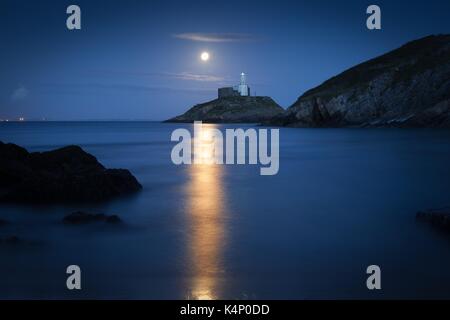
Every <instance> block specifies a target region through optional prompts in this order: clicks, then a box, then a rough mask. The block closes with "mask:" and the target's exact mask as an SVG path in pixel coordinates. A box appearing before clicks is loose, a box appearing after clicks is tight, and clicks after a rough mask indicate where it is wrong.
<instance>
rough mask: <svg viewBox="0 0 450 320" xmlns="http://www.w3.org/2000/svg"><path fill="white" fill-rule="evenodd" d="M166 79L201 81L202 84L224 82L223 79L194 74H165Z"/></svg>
mask: <svg viewBox="0 0 450 320" xmlns="http://www.w3.org/2000/svg"><path fill="white" fill-rule="evenodd" d="M164 75H166V76H167V77H172V78H175V79H179V80H188V81H202V82H220V81H224V80H225V78H224V77H219V76H213V75H207V74H195V73H189V72H181V73H165V74H164Z"/></svg>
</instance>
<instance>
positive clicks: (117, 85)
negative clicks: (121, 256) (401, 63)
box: [0, 0, 450, 120]
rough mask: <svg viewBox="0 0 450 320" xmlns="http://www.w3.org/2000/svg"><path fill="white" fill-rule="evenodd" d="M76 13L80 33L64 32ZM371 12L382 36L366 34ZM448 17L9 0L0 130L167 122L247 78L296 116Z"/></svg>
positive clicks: (443, 7)
mask: <svg viewBox="0 0 450 320" xmlns="http://www.w3.org/2000/svg"><path fill="white" fill-rule="evenodd" d="M70 4H78V5H79V6H80V7H81V10H82V30H79V31H69V30H67V28H66V18H67V15H66V13H65V11H66V8H67V6H68V5H70ZM370 4H378V5H379V6H380V7H381V9H382V28H383V29H382V30H381V31H369V30H367V28H366V17H367V15H366V13H365V11H366V8H367V6H368V5H370ZM449 12H450V1H448V0H445V1H444V0H442V1H431V0H428V1H393V0H390V1H370V2H369V1H356V0H354V1H320V0H319V1H317V0H315V1H313V0H311V1H299V0H297V1H282V0H277V1H261V0H259V1H251V0H244V1H233V0H228V1H212V0H209V1H186V0H184V1H169V0H165V1H116V0H114V1H113V0H110V1H93V0H89V1H64V0H59V1H56V0H54V1H31V0H30V1H19V0H15V1H9V0H7V1H5V0H1V1H0V43H1V47H0V119H2V118H3V119H5V118H17V117H20V116H23V117H25V118H28V119H40V118H47V119H50V120H63V119H65V120H78V119H80V120H84V119H150V120H162V119H166V118H169V117H172V116H175V115H177V114H180V113H182V112H184V111H185V110H186V109H187V108H188V107H190V106H192V105H193V104H196V103H199V102H204V101H207V100H211V99H213V98H215V97H216V89H217V87H220V86H224V85H232V84H236V83H237V82H238V80H239V73H240V72H242V71H243V72H246V73H247V74H248V82H249V85H250V86H251V89H252V91H253V92H255V91H256V94H257V95H269V96H271V97H272V98H274V99H275V101H277V102H278V103H279V104H281V105H282V106H283V107H288V106H289V105H291V104H292V103H293V102H294V101H295V100H296V99H297V98H298V96H299V95H301V94H302V93H303V92H304V91H306V90H308V89H310V88H312V87H314V86H317V85H319V84H320V83H322V82H323V81H325V80H326V79H328V78H329V77H331V76H333V75H336V74H337V73H339V72H341V71H343V70H345V69H346V68H349V67H351V66H353V65H355V64H357V63H360V62H362V61H365V60H367V59H370V58H373V57H375V56H377V55H379V54H382V53H384V52H386V51H388V50H391V49H394V48H396V47H398V46H400V45H402V44H404V43H405V42H408V41H410V40H413V39H417V38H420V37H423V36H426V35H429V34H433V33H450V17H449V15H450V14H449ZM199 40H208V41H199ZM202 51H209V52H210V54H211V59H210V61H208V62H207V63H204V62H201V61H200V59H199V55H200V53H201V52H202Z"/></svg>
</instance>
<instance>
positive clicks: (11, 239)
mask: <svg viewBox="0 0 450 320" xmlns="http://www.w3.org/2000/svg"><path fill="white" fill-rule="evenodd" d="M18 243H20V238H19V237H17V236H7V237H4V238H0V244H6V245H15V244H18Z"/></svg>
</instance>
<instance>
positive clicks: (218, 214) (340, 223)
mask: <svg viewBox="0 0 450 320" xmlns="http://www.w3.org/2000/svg"><path fill="white" fill-rule="evenodd" d="M211 127H213V128H216V129H219V130H222V131H223V130H225V129H233V128H243V129H249V128H251V129H256V130H259V129H264V127H259V126H255V125H251V124H247V125H211ZM179 128H185V129H188V130H190V131H192V124H167V123H159V122H132V121H124V122H94V121H90V122H50V121H47V122H27V121H23V122H0V141H3V142H5V143H6V142H8V143H15V144H18V145H20V146H23V147H25V148H26V149H27V150H29V151H30V152H37V151H39V152H40V151H48V150H52V149H56V148H59V147H63V146H67V145H79V146H81V147H82V148H83V149H84V150H85V151H86V152H89V153H91V154H92V155H94V156H95V157H96V158H97V159H98V161H100V162H101V163H102V164H103V165H104V166H106V167H108V168H125V169H128V170H130V171H131V173H132V174H133V175H134V176H135V177H136V178H137V179H138V180H139V182H140V183H141V184H142V186H143V189H142V190H141V191H140V192H138V193H135V194H132V195H128V196H124V197H120V198H116V199H113V200H110V201H106V202H101V203H81V204H70V205H62V204H52V205H19V204H5V203H2V204H0V219H5V220H8V221H9V222H10V223H9V224H8V225H5V226H1V227H0V238H1V237H6V236H11V235H15V236H17V237H19V238H20V242H19V243H18V244H16V245H6V244H0V298H1V299H80V298H82V299H233V300H235V299H236V300H251V299H393V298H402V299H406V298H412V299H416V298H425V299H431V298H450V234H446V233H445V232H443V231H441V230H437V229H436V228H434V227H433V226H431V225H429V224H427V223H425V222H423V221H418V220H416V212H417V211H419V210H426V209H430V208H440V207H445V206H449V205H450V131H449V130H438V129H380V128H378V129H298V128H280V129H279V130H280V131H279V144H280V146H279V171H278V173H277V174H276V175H266V176H265V175H261V174H260V167H261V166H260V165H250V164H240V165H237V164H227V165H211V164H208V165H206V164H204V165H202V164H196V165H188V164H182V165H176V164H174V163H173V161H172V160H171V152H172V149H173V147H174V146H175V145H176V142H173V141H171V134H172V132H173V131H174V130H176V129H179ZM268 129H270V128H268ZM78 210H82V211H86V212H91V213H104V214H116V215H118V216H120V218H121V219H122V220H123V224H122V225H120V226H109V225H107V224H101V223H95V224H89V225H81V226H70V225H66V224H64V223H62V219H63V217H64V216H66V215H67V214H70V213H71V212H74V211H78ZM70 265H77V266H79V267H80V270H81V290H68V288H67V286H66V281H67V278H68V277H69V276H70V274H67V272H66V271H67V267H68V266H70ZM371 265H376V266H379V268H380V281H381V289H379V290H369V289H368V287H367V279H368V277H369V276H370V274H368V273H367V268H368V267H369V266H371Z"/></svg>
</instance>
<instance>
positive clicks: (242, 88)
mask: <svg viewBox="0 0 450 320" xmlns="http://www.w3.org/2000/svg"><path fill="white" fill-rule="evenodd" d="M239 94H240V95H241V96H249V95H250V90H249V88H248V86H247V82H246V80H245V73H243V72H242V73H241V83H240V84H239Z"/></svg>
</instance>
